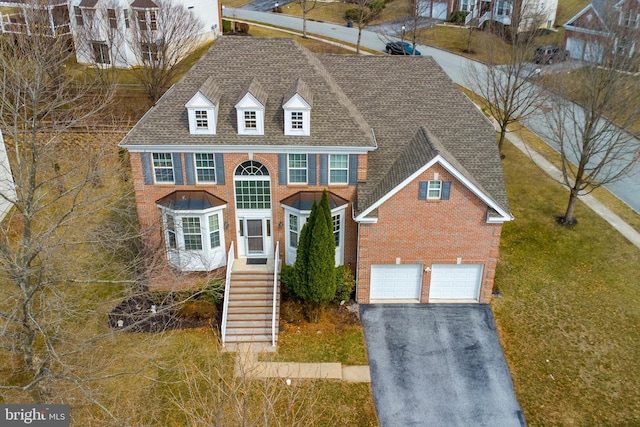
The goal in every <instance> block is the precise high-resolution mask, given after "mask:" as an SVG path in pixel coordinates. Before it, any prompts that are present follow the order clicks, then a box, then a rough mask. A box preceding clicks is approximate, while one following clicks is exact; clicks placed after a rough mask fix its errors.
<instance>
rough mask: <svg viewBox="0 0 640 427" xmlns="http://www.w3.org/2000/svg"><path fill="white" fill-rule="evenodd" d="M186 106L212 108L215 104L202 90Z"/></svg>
mask: <svg viewBox="0 0 640 427" xmlns="http://www.w3.org/2000/svg"><path fill="white" fill-rule="evenodd" d="M184 106H185V107H187V108H211V107H213V106H214V104H213V102H211V101H210V100H209V99H208V98H207V97H206V96H204V95H203V94H202V93H201V92H198V93H196V94H195V95H193V96H192V97H191V99H190V100H189V101H188V102H187V103H186V104H185V105H184Z"/></svg>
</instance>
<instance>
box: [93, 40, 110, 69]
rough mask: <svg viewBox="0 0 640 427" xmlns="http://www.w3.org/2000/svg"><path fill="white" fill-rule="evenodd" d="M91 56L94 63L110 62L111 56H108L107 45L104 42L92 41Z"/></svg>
mask: <svg viewBox="0 0 640 427" xmlns="http://www.w3.org/2000/svg"><path fill="white" fill-rule="evenodd" d="M92 45H93V56H94V60H95V61H96V64H111V58H109V46H108V45H107V44H106V43H105V42H101V41H94V42H92Z"/></svg>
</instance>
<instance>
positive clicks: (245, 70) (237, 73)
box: [121, 36, 508, 212]
mask: <svg viewBox="0 0 640 427" xmlns="http://www.w3.org/2000/svg"><path fill="white" fill-rule="evenodd" d="M211 77H213V79H215V83H216V85H217V87H218V88H219V90H220V97H219V101H220V106H219V115H218V124H217V134H216V135H190V134H189V124H188V119H187V113H186V109H185V108H184V105H185V103H186V102H187V101H188V100H189V99H191V97H193V95H194V94H195V93H196V92H197V91H198V90H199V88H201V87H202V86H203V84H204V83H205V82H209V80H208V79H210V78H211ZM254 78H255V79H256V80H257V81H259V82H260V85H261V87H262V88H263V89H264V91H265V94H264V96H266V104H265V135H264V136H243V135H238V134H237V123H236V122H237V118H236V111H235V103H236V102H237V100H238V93H240V92H242V91H245V93H246V90H247V88H249V85H250V84H251V82H252V80H253V79H254ZM205 86H206V85H205ZM300 91H306V92H307V95H305V94H302V93H300ZM296 92H297V93H300V95H301V96H303V98H305V100H306V101H307V102H310V100H308V99H306V96H309V97H311V96H312V97H313V108H312V110H311V135H310V136H285V135H284V115H283V110H282V105H283V102H286V101H288V99H285V97H289V98H290V96H291V95H292V94H293V93H296ZM253 95H254V96H256V94H253ZM241 96H242V95H241ZM261 96H262V95H261ZM374 135H375V137H374ZM121 144H122V145H123V146H126V147H131V148H134V147H136V146H140V148H143V147H144V146H154V145H165V146H166V145H196V144H197V145H205V146H211V148H212V150H215V147H216V146H245V145H254V146H273V147H274V148H275V147H288V146H305V147H353V148H354V151H360V152H361V151H362V150H373V151H370V152H369V153H368V159H367V181H366V182H361V183H358V203H357V210H358V211H359V212H362V211H363V210H364V209H366V208H367V207H369V206H371V205H372V204H373V203H374V202H375V201H377V200H378V199H379V198H380V197H381V196H382V195H384V194H386V192H388V191H389V190H390V189H392V188H393V187H394V186H395V185H397V184H399V183H400V182H402V181H403V180H404V179H405V178H407V177H408V176H410V175H411V174H412V173H413V172H415V171H416V170H417V169H419V168H420V167H421V166H423V165H424V164H425V163H427V162H428V161H429V160H430V159H432V158H433V156H435V155H437V154H441V155H442V156H443V157H444V158H445V159H447V161H449V162H450V163H451V164H452V165H453V166H454V167H456V168H457V169H458V170H460V171H461V172H462V173H464V174H465V176H467V178H468V179H469V180H471V182H473V183H474V184H475V185H477V186H478V187H479V188H480V189H482V190H483V191H485V192H486V194H487V195H488V196H489V197H490V198H492V199H493V200H494V201H495V202H496V203H497V204H498V205H499V206H501V207H502V208H503V209H504V210H505V211H508V201H507V196H506V191H505V185H504V179H503V175H502V165H501V163H500V155H499V153H498V148H497V144H496V137H495V129H494V128H493V126H492V125H491V124H490V122H489V121H488V120H487V119H486V117H484V115H483V114H482V113H481V112H480V111H479V110H478V109H477V108H476V107H475V106H474V105H473V104H472V103H471V101H470V100H469V99H468V98H467V97H466V96H464V95H463V94H462V93H461V92H460V91H459V90H458V88H457V87H456V86H455V85H454V84H453V82H452V81H451V80H450V79H449V78H448V76H447V75H446V74H445V73H444V71H442V69H441V68H440V67H439V66H438V65H437V64H436V63H435V61H434V60H433V59H432V58H431V57H428V56H422V57H397V56H388V55H384V56H383V55H380V56H355V55H316V54H313V53H311V52H309V51H308V50H307V49H305V48H303V47H301V46H300V45H299V44H298V43H296V42H295V41H293V40H291V39H258V38H249V37H229V36H225V37H223V38H222V39H220V40H218V41H217V42H216V43H215V44H214V45H213V46H212V48H211V49H210V50H209V51H208V52H207V53H206V54H205V55H204V56H203V57H202V58H201V59H200V61H198V62H197V63H196V64H195V65H194V67H193V68H192V69H191V71H189V73H187V75H186V76H185V77H184V78H183V79H182V80H181V81H180V82H178V83H177V84H176V85H175V86H174V87H173V88H172V90H170V91H169V92H168V93H167V94H165V96H164V97H163V98H162V99H161V100H160V101H158V103H157V104H156V105H155V106H154V107H153V109H152V110H151V111H149V112H148V114H147V115H146V116H145V117H144V118H143V119H142V120H141V121H140V122H139V123H138V124H137V125H136V126H135V127H134V128H133V129H132V130H131V132H130V133H129V135H127V137H125V139H124V140H123V142H122V143H121Z"/></svg>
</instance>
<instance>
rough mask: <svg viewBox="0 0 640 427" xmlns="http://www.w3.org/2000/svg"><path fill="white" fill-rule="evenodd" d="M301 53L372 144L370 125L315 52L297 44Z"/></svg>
mask: <svg viewBox="0 0 640 427" xmlns="http://www.w3.org/2000/svg"><path fill="white" fill-rule="evenodd" d="M298 46H299V48H300V49H301V51H302V53H303V54H304V55H305V57H306V58H307V61H308V62H309V65H311V67H312V68H313V69H315V70H316V72H317V73H318V74H319V75H320V76H321V77H322V78H323V79H324V81H325V82H326V83H327V85H328V86H329V89H330V90H331V92H332V93H333V94H334V95H335V96H336V98H337V99H338V102H339V103H340V104H342V106H343V107H344V108H346V109H347V111H348V112H349V115H350V116H351V118H352V119H353V121H354V122H355V124H356V125H357V126H358V127H359V128H360V130H361V131H362V133H363V134H364V135H365V137H366V138H367V139H369V140H370V141H371V145H373V144H374V142H375V141H374V140H373V135H372V134H371V129H372V127H371V126H370V125H369V123H368V122H367V121H366V120H365V118H364V116H363V115H362V114H361V113H360V110H359V109H358V108H357V107H356V105H355V104H354V103H353V102H352V101H351V99H349V97H348V96H347V94H345V93H344V91H343V90H342V87H341V86H340V85H339V84H338V82H337V81H336V80H335V79H334V78H333V76H332V75H331V73H330V72H329V71H328V70H327V69H326V68H325V66H324V65H323V64H322V62H321V61H320V59H319V58H318V57H317V55H316V54H314V53H313V52H311V51H310V50H309V49H307V48H305V47H303V46H301V45H300V44H298Z"/></svg>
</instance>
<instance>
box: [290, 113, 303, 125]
mask: <svg viewBox="0 0 640 427" xmlns="http://www.w3.org/2000/svg"><path fill="white" fill-rule="evenodd" d="M291 129H304V119H303V115H302V111H292V112H291Z"/></svg>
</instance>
